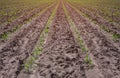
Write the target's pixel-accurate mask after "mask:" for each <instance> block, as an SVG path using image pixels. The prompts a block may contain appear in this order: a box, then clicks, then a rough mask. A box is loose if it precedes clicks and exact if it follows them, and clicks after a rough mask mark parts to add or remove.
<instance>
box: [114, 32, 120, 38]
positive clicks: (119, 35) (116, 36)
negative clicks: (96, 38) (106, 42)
mask: <svg viewBox="0 0 120 78" xmlns="http://www.w3.org/2000/svg"><path fill="white" fill-rule="evenodd" d="M112 37H113V39H118V38H120V34H115V33H114V34H113V35H112Z"/></svg>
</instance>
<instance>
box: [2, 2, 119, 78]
mask: <svg viewBox="0 0 120 78" xmlns="http://www.w3.org/2000/svg"><path fill="white" fill-rule="evenodd" d="M58 4H59V5H58V8H57V12H56V14H55V15H54V19H53V22H52V24H51V25H50V28H49V32H48V30H47V32H48V35H47V37H46V39H45V40H46V41H45V42H44V45H43V50H42V53H41V54H40V55H39V56H38V58H37V59H36V60H35V62H34V64H33V66H32V67H31V68H30V69H31V70H30V71H27V70H25V69H24V67H23V65H24V63H25V62H26V59H27V58H28V57H29V56H31V53H32V52H33V49H34V47H35V45H36V43H37V42H38V39H39V37H40V35H41V32H42V31H44V30H43V29H44V28H45V26H46V23H47V22H48V21H47V20H48V18H49V17H50V15H51V13H52V12H53V9H54V8H53V6H52V7H50V8H48V10H47V11H45V12H44V13H43V14H42V15H40V16H38V17H37V18H36V19H33V20H32V21H31V22H30V23H28V24H27V25H25V26H23V27H22V28H21V29H19V31H18V32H17V33H16V34H15V35H14V36H13V37H12V38H11V39H10V40H9V41H7V42H6V43H4V45H0V78H120V43H119V42H115V41H114V40H113V39H112V38H110V36H109V34H108V33H106V32H105V31H103V30H102V29H100V27H99V25H97V24H94V23H93V22H91V21H90V20H89V19H87V18H86V17H84V16H82V15H80V13H78V11H76V10H75V9H74V8H72V7H71V6H70V5H69V4H68V3H67V2H65V1H59V3H58ZM63 5H65V7H63ZM64 8H66V9H67V11H68V16H70V17H71V19H72V20H73V23H74V24H75V27H76V28H77V29H78V31H79V33H80V37H81V39H82V41H83V42H84V43H85V44H84V45H85V46H87V48H88V52H86V53H85V52H83V51H82V46H81V45H79V44H78V43H79V42H78V41H77V39H76V35H75V34H74V31H73V30H74V29H71V25H70V23H69V22H70V21H68V18H67V16H66V14H67V13H66V11H64V10H65V9H64ZM114 31H115V29H114ZM116 31H118V29H117V30H116ZM118 32H119V31H118ZM118 41H119V40H118ZM86 54H88V55H89V57H90V58H91V60H92V65H89V64H88V63H86V62H85V58H86Z"/></svg>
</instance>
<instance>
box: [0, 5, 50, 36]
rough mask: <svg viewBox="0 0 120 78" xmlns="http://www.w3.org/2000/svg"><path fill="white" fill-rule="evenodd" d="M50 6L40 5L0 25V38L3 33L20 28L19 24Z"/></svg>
mask: <svg viewBox="0 0 120 78" xmlns="http://www.w3.org/2000/svg"><path fill="white" fill-rule="evenodd" d="M48 6H50V5H47V6H43V7H41V8H40V7H39V8H35V9H33V10H32V11H30V12H25V13H23V14H22V15H21V16H20V17H18V18H17V19H15V20H13V21H12V22H10V23H7V24H3V25H2V26H0V38H1V37H2V34H4V33H9V32H12V30H13V29H15V28H19V26H20V25H22V24H24V23H25V21H27V20H29V19H30V18H31V17H33V16H34V15H35V14H37V13H39V12H40V11H41V10H43V9H44V8H46V7H48Z"/></svg>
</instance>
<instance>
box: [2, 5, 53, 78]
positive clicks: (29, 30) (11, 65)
mask: <svg viewBox="0 0 120 78" xmlns="http://www.w3.org/2000/svg"><path fill="white" fill-rule="evenodd" d="M52 9H53V7H51V8H49V9H48V10H47V11H46V12H45V13H43V14H42V15H40V16H39V17H38V18H37V19H34V20H33V21H32V22H31V23H30V24H28V25H27V26H26V27H24V28H22V29H21V30H20V31H19V32H18V33H17V34H16V35H15V36H14V37H13V38H12V39H11V40H9V42H7V43H6V44H5V45H4V46H2V47H1V49H0V77H1V78H15V77H16V76H17V75H18V74H19V72H20V70H21V69H22V64H23V63H24V60H25V59H26V58H27V57H28V56H29V54H31V52H32V50H33V48H34V46H35V44H36V42H37V40H38V38H39V36H40V33H41V32H42V30H43V28H44V26H45V25H46V22H47V20H48V18H49V16H50V14H51V12H52Z"/></svg>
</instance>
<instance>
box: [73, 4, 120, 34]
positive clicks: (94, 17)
mask: <svg viewBox="0 0 120 78" xmlns="http://www.w3.org/2000/svg"><path fill="white" fill-rule="evenodd" d="M74 6H77V8H78V9H79V10H80V11H81V12H83V13H85V14H86V15H88V16H89V18H91V19H92V20H93V21H96V22H97V23H98V24H100V25H102V26H104V27H107V28H108V29H109V31H110V32H111V33H116V34H120V26H119V25H116V24H114V23H110V22H108V21H107V20H106V19H104V18H103V17H102V16H100V15H99V14H96V13H95V12H93V11H90V10H88V9H86V8H83V7H81V6H80V5H74Z"/></svg>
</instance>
